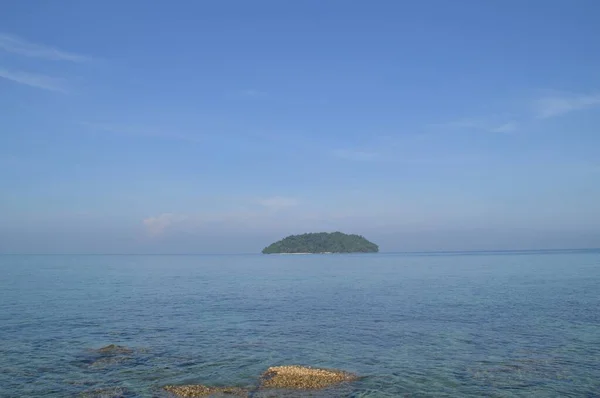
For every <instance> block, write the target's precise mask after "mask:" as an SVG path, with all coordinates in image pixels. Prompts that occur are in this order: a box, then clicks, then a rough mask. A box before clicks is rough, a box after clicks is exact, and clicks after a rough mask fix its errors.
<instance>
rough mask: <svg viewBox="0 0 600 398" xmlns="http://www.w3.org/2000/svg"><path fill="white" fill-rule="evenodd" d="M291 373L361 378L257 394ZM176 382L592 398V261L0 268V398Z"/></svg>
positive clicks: (426, 257)
mask: <svg viewBox="0 0 600 398" xmlns="http://www.w3.org/2000/svg"><path fill="white" fill-rule="evenodd" d="M110 344H115V345H118V346H122V347H126V348H124V349H122V350H121V351H119V350H117V351H118V352H111V353H108V354H107V353H102V352H99V351H98V349H99V348H101V347H104V346H107V345H110ZM291 364H295V365H304V366H312V367H320V368H333V369H341V370H345V371H348V372H352V373H355V374H357V375H359V376H360V378H359V379H358V380H357V381H355V382H352V383H347V384H343V385H340V386H336V387H333V388H330V389H327V390H324V391H297V392H293V391H285V390H279V391H277V390H273V391H267V390H261V389H260V388H258V386H259V380H260V375H261V374H262V373H263V372H265V370H266V369H267V368H269V367H270V366H276V365H291ZM178 384H205V385H209V386H237V387H243V388H247V389H248V390H249V391H250V396H252V397H300V396H310V397H600V251H598V250H582V251H539V252H476V253H469V252H464V253H463V252H461V253H378V254H347V255H342V254H340V255H338V254H334V255H303V256H284V255H255V254H252V255H147V256H146V255H31V256H21V255H4V256H0V397H3V398H8V397H11V398H12V397H97V398H99V397H104V398H115V397H167V396H168V395H167V393H166V392H165V391H164V390H163V387H164V386H166V385H178Z"/></svg>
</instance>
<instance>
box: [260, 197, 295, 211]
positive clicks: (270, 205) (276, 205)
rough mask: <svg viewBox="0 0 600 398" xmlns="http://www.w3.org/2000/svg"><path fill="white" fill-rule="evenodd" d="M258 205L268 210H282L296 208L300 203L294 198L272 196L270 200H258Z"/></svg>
mask: <svg viewBox="0 0 600 398" xmlns="http://www.w3.org/2000/svg"><path fill="white" fill-rule="evenodd" d="M258 203H259V204H260V205H261V206H264V207H266V208H267V209H270V210H280V209H284V208H286V207H293V206H297V205H298V204H299V203H300V201H298V199H295V198H286V197H284V196H274V197H271V198H265V199H260V200H259V201H258Z"/></svg>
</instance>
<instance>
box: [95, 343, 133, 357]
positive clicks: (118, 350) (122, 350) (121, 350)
mask: <svg viewBox="0 0 600 398" xmlns="http://www.w3.org/2000/svg"><path fill="white" fill-rule="evenodd" d="M96 351H97V352H98V353H99V354H103V355H118V354H131V353H133V350H132V349H131V348H127V347H123V346H121V345H116V344H109V345H107V346H105V347H102V348H99V349H97V350H96Z"/></svg>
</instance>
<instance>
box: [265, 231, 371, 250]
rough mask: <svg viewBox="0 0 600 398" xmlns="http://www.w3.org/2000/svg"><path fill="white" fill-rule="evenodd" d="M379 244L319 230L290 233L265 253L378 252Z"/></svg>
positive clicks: (358, 237)
mask: <svg viewBox="0 0 600 398" xmlns="http://www.w3.org/2000/svg"><path fill="white" fill-rule="evenodd" d="M378 251H379V246H377V245H376V244H375V243H373V242H369V241H368V240H367V239H365V238H364V237H363V236H360V235H348V234H344V233H342V232H332V233H327V232H318V233H308V234H302V235H290V236H288V237H287V238H284V239H282V240H280V241H277V242H275V243H272V244H271V245H269V246H267V247H265V248H264V249H263V251H262V253H263V254H325V253H377V252H378Z"/></svg>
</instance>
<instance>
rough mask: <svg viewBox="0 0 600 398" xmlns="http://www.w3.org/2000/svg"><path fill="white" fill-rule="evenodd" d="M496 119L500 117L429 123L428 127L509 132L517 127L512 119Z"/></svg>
mask: <svg viewBox="0 0 600 398" xmlns="http://www.w3.org/2000/svg"><path fill="white" fill-rule="evenodd" d="M498 119H500V120H501V118H500V117H489V118H485V119H475V118H470V119H460V120H455V121H451V122H446V123H436V124H430V125H429V127H432V128H436V129H447V130H470V131H477V130H479V131H484V132H490V133H510V132H513V131H515V130H516V129H517V123H515V122H512V121H509V122H500V120H498Z"/></svg>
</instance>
